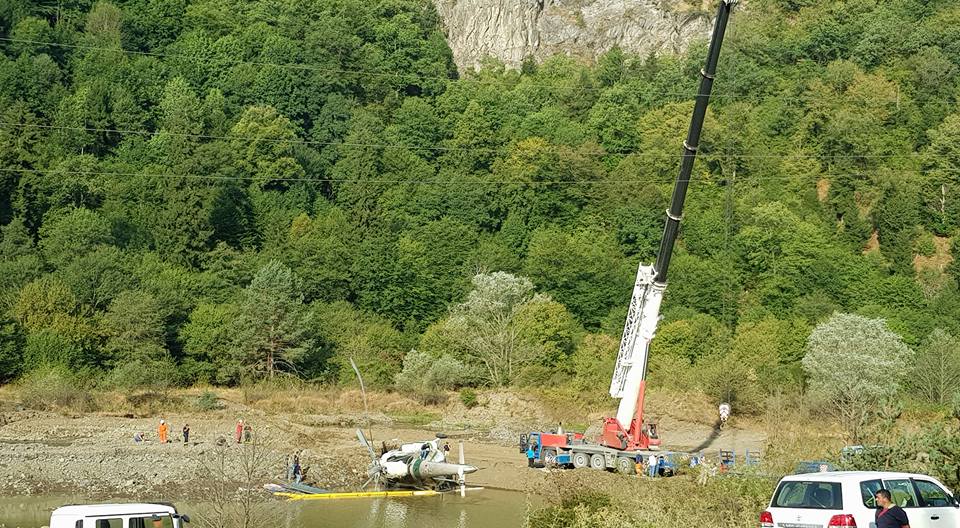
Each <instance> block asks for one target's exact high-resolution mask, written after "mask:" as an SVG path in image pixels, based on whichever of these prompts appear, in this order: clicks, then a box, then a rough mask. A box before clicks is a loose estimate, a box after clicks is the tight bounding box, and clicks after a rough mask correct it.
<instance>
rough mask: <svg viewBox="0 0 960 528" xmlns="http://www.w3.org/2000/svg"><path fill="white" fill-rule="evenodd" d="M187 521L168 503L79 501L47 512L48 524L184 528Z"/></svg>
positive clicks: (82, 527) (59, 527)
mask: <svg viewBox="0 0 960 528" xmlns="http://www.w3.org/2000/svg"><path fill="white" fill-rule="evenodd" d="M187 522H190V517H188V516H186V515H180V514H179V513H177V509H176V508H174V507H173V505H172V504H169V503H156V504H149V503H140V504H82V505H81V504H78V505H71V506H62V507H60V508H57V509H56V510H53V513H51V514H50V528H184V525H183V523H187Z"/></svg>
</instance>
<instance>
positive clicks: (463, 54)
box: [434, 0, 713, 70]
mask: <svg viewBox="0 0 960 528" xmlns="http://www.w3.org/2000/svg"><path fill="white" fill-rule="evenodd" d="M434 3H435V4H436V6H437V10H438V11H439V12H440V15H441V17H442V18H443V21H444V25H445V26H446V31H447V42H448V43H449V44H450V47H451V48H452V49H453V55H454V59H455V60H456V62H457V66H459V67H460V69H461V70H463V69H468V68H475V67H477V66H478V65H479V64H480V62H481V61H482V60H483V59H484V58H486V57H495V58H497V59H500V60H502V61H503V62H504V63H505V64H507V65H508V66H511V67H518V66H519V65H520V64H521V63H522V62H523V59H524V58H525V57H528V56H533V57H534V58H536V59H538V60H543V59H544V58H546V57H548V56H550V55H555V54H557V53H565V54H568V55H572V56H576V57H581V58H585V59H593V58H596V56H598V55H600V54H601V53H603V52H605V51H608V50H609V49H610V48H612V47H614V46H619V47H620V48H621V49H623V50H624V51H630V52H633V53H639V54H643V55H645V54H648V53H650V52H654V53H661V52H677V51H681V50H683V49H684V48H685V47H686V45H687V43H689V42H690V41H691V40H692V39H694V38H697V37H704V38H706V37H708V36H709V34H710V26H711V21H712V17H713V13H712V12H711V11H709V10H705V9H704V5H703V4H699V2H698V3H697V5H691V4H690V3H683V0H678V1H671V0H434ZM708 4H709V2H708Z"/></svg>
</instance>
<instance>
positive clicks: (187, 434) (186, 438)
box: [183, 424, 190, 445]
mask: <svg viewBox="0 0 960 528" xmlns="http://www.w3.org/2000/svg"><path fill="white" fill-rule="evenodd" d="M189 443H190V424H183V445H187V444H189Z"/></svg>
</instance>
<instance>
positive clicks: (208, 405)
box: [193, 391, 223, 411]
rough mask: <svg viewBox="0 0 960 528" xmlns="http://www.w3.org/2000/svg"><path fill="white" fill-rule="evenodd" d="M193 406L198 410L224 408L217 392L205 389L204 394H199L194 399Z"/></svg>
mask: <svg viewBox="0 0 960 528" xmlns="http://www.w3.org/2000/svg"><path fill="white" fill-rule="evenodd" d="M193 406H194V407H195V408H196V409H197V410H198V411H216V410H217V409H222V408H223V405H221V404H220V400H219V398H218V397H217V393H215V392H213V391H204V392H203V394H201V395H200V396H198V397H197V399H196V400H195V401H194V403H193Z"/></svg>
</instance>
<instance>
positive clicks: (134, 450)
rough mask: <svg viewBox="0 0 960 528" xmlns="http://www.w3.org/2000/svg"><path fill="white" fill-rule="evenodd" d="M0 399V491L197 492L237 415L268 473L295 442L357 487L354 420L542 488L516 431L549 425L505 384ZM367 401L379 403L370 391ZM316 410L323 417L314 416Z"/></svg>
mask: <svg viewBox="0 0 960 528" xmlns="http://www.w3.org/2000/svg"><path fill="white" fill-rule="evenodd" d="M4 396H5V397H6V401H4V402H3V406H2V407H0V492H2V493H3V494H6V495H27V494H40V493H44V494H56V493H66V494H82V495H84V496H88V497H98V496H102V497H116V496H123V497H133V498H144V497H150V498H160V499H182V498H191V499H195V498H197V497H198V496H202V495H203V493H204V491H205V490H207V489H208V488H209V487H210V486H211V483H212V482H213V481H214V480H215V473H216V470H215V469H212V466H215V465H216V461H217V460H218V457H219V456H221V455H224V456H226V457H227V460H228V461H229V463H232V464H239V452H240V451H241V448H239V447H238V446H236V444H235V442H234V440H233V431H234V426H235V423H236V420H237V419H238V418H241V417H242V418H244V419H245V420H247V421H248V422H249V423H250V424H251V425H252V427H253V433H254V435H255V436H256V438H257V439H258V440H260V441H262V443H263V445H265V446H267V449H268V450H269V456H268V457H267V459H268V461H269V462H268V463H267V464H266V465H267V466H268V467H266V468H265V469H266V472H265V474H266V475H268V477H267V478H268V479H279V478H281V477H283V473H284V460H285V458H286V457H287V456H288V455H290V454H292V453H294V452H296V451H301V450H302V454H301V459H302V461H303V463H304V465H305V466H308V467H309V471H308V475H307V476H308V477H309V480H311V481H313V482H314V483H315V484H316V485H318V486H321V487H325V488H330V489H353V488H356V487H357V486H359V485H360V484H362V483H363V481H364V480H365V479H366V467H367V464H368V462H369V459H368V456H367V454H366V452H365V450H364V449H363V448H361V447H360V446H359V444H358V442H357V439H356V435H355V430H356V428H357V427H358V426H363V427H364V429H368V428H369V429H372V433H373V439H374V442H375V444H376V445H379V443H380V442H381V441H386V442H387V443H396V442H398V441H404V442H408V441H416V440H421V439H426V438H431V437H432V436H433V434H434V433H435V432H437V431H443V432H445V433H447V434H448V435H449V437H450V441H451V445H452V446H453V448H454V450H455V449H456V442H458V441H460V440H462V441H463V442H464V445H465V450H466V458H467V461H468V462H469V463H471V464H474V465H477V466H478V467H480V468H481V471H478V472H477V473H476V474H474V475H471V477H472V478H470V479H469V480H468V482H469V484H471V485H477V486H487V487H492V488H500V489H509V490H531V489H537V488H539V487H541V486H542V484H543V480H544V478H545V472H543V471H539V470H530V469H528V468H527V467H526V460H525V459H524V457H523V455H522V454H520V453H519V451H518V449H517V447H516V441H517V437H518V435H519V434H520V433H521V432H522V431H524V430H531V429H537V428H549V427H551V426H552V425H555V423H556V421H555V418H554V417H552V416H550V415H549V413H548V412H546V411H545V410H544V408H543V406H541V405H538V404H537V402H536V401H534V400H532V399H529V398H524V397H519V396H517V395H515V394H513V393H509V392H502V393H498V392H492V393H487V394H482V395H481V398H480V400H481V405H480V406H478V407H477V408H474V409H469V410H468V409H466V408H464V407H463V406H462V405H460V403H459V402H458V401H453V402H450V403H447V404H446V405H445V406H443V407H434V408H431V409H430V412H429V413H423V412H419V411H422V410H423V407H422V406H421V405H420V404H418V403H416V402H412V401H409V400H403V399H401V398H397V397H392V398H390V401H389V402H379V403H382V404H383V405H381V406H378V407H376V408H378V409H384V410H385V411H386V413H380V412H378V413H376V414H372V415H371V417H370V418H369V420H368V419H367V418H365V417H364V415H363V413H360V412H357V411H356V410H355V409H356V406H357V403H358V401H357V397H356V395H354V394H351V393H349V392H347V393H342V394H338V395H336V396H325V399H323V398H320V397H315V398H314V400H313V401H310V398H308V397H306V396H301V397H298V398H292V399H291V401H283V402H276V404H272V403H270V402H267V403H260V404H253V405H243V404H239V403H236V401H237V400H239V398H236V399H231V398H225V399H224V401H223V406H224V408H223V409H220V410H214V411H204V412H200V411H182V410H181V411H179V412H170V413H169V414H168V413H163V414H162V415H161V414H160V413H156V412H152V413H149V415H141V414H138V413H109V412H93V413H83V414H61V413H55V412H49V411H36V410H30V409H24V408H23V407H22V406H21V405H19V404H17V402H16V401H14V400H11V399H9V396H8V395H4ZM228 396H229V394H228ZM384 398H386V397H385V396H384ZM373 400H374V403H377V402H376V397H374V398H373ZM361 408H362V407H361ZM352 409H353V410H352ZM318 410H324V411H328V413H327V414H319V413H317V411H318ZM418 412H419V414H418ZM687 414H688V415H689V413H687ZM161 416H162V417H163V418H164V419H166V420H167V421H168V422H169V423H170V425H171V435H170V437H171V439H173V440H174V441H173V442H172V443H168V444H162V445H161V444H159V443H158V442H157V440H156V437H157V435H156V428H157V424H158V422H159V419H160V418H161ZM705 417H706V418H705V419H704V420H696V419H694V420H692V421H685V420H680V419H677V418H674V417H671V416H669V415H664V416H663V417H662V418H661V423H662V425H661V428H662V430H663V431H665V433H666V434H667V435H668V436H667V438H666V439H665V440H666V441H667V442H668V443H669V442H670V439H671V438H673V443H671V444H670V447H672V448H675V449H679V450H685V449H691V448H693V447H695V446H697V445H698V444H700V443H702V442H701V440H702V439H704V438H709V437H710V436H711V427H710V426H709V424H708V423H698V422H707V421H708V420H709V413H705ZM688 420H689V419H688ZM185 423H189V424H190V428H191V436H190V444H189V445H184V444H183V443H182V441H180V430H181V428H182V427H183V425H184V424H185ZM138 432H141V433H147V437H148V439H149V440H148V441H147V442H145V443H143V444H139V445H138V444H135V443H134V441H133V437H134V435H135V434H136V433H138ZM763 441H764V437H763V435H762V433H760V432H757V431H754V430H749V429H736V428H734V429H728V430H727V431H725V432H724V434H723V435H722V436H719V437H717V438H714V439H713V440H712V442H711V444H710V445H709V447H710V448H715V447H714V446H723V447H725V448H736V449H740V450H742V449H745V448H750V449H758V448H761V447H762V444H763ZM224 444H225V445H224Z"/></svg>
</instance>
